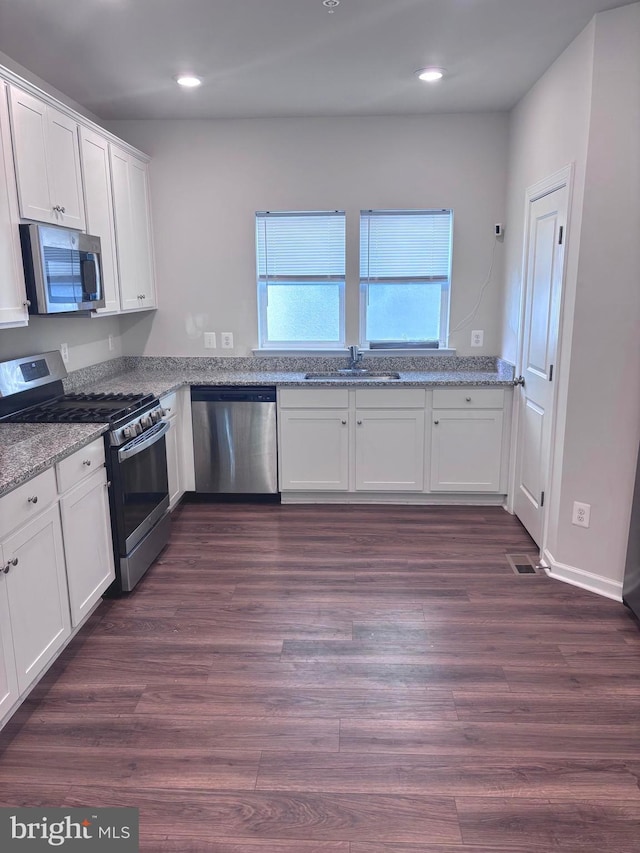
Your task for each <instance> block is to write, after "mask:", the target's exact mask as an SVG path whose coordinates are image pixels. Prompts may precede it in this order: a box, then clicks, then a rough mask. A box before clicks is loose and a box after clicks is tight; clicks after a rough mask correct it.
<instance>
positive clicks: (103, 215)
mask: <svg viewBox="0 0 640 853" xmlns="http://www.w3.org/2000/svg"><path fill="white" fill-rule="evenodd" d="M80 153H81V158H82V175H83V179H84V201H85V214H86V222H87V232H88V233H89V234H95V235H96V236H97V237H99V238H100V246H101V258H102V280H103V285H104V294H105V307H104V308H99V309H98V310H97V311H96V314H97V315H102V314H113V313H116V312H118V311H119V310H120V290H119V283H118V262H117V257H116V235H115V225H114V221H113V196H112V192H111V164H110V162H109V143H108V142H107V140H106V139H104V137H102V136H100V135H99V134H97V133H94V132H93V131H92V130H88V129H87V128H86V127H83V128H81V129H80Z"/></svg>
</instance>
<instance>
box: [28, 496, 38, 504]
mask: <svg viewBox="0 0 640 853" xmlns="http://www.w3.org/2000/svg"><path fill="white" fill-rule="evenodd" d="M27 503H30V504H37V503H38V496H37V495H31V497H30V498H27Z"/></svg>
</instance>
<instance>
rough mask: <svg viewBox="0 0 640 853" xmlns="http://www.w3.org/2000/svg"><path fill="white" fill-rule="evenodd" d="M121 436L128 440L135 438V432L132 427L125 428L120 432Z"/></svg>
mask: <svg viewBox="0 0 640 853" xmlns="http://www.w3.org/2000/svg"><path fill="white" fill-rule="evenodd" d="M122 435H123V436H124V437H125V438H126V439H129V438H135V436H136V431H135V429H134V428H133V426H128V427H125V428H124V429H123V430H122Z"/></svg>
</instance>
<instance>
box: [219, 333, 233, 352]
mask: <svg viewBox="0 0 640 853" xmlns="http://www.w3.org/2000/svg"><path fill="white" fill-rule="evenodd" d="M220 340H221V342H222V349H233V332H220Z"/></svg>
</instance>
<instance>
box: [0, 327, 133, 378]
mask: <svg viewBox="0 0 640 853" xmlns="http://www.w3.org/2000/svg"><path fill="white" fill-rule="evenodd" d="M109 335H112V345H113V349H112V350H110V349H109ZM61 343H66V344H68V345H69V363H68V364H67V370H78V369H79V368H80V367H87V366H88V365H90V364H97V363H98V362H99V361H106V360H107V359H110V358H117V357H118V356H120V355H122V354H123V352H122V337H121V334H120V323H119V320H118V318H117V317H96V318H90V317H70V318H68V317H64V318H63V317H30V318H29V325H28V326H27V327H26V328H20V329H2V330H0V361H4V360H5V359H9V358H20V357H21V356H23V355H34V354H35V353H39V352H48V351H49V350H54V349H60V344H61Z"/></svg>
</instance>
